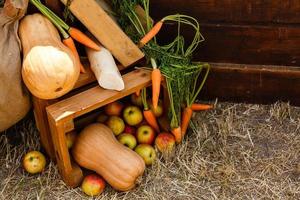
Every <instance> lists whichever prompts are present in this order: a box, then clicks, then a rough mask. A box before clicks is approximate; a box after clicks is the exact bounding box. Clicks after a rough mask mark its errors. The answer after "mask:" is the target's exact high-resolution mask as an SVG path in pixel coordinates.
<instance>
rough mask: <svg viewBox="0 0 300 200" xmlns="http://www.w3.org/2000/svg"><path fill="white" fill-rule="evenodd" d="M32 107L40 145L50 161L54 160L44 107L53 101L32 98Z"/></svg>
mask: <svg viewBox="0 0 300 200" xmlns="http://www.w3.org/2000/svg"><path fill="white" fill-rule="evenodd" d="M32 102H33V107H34V118H35V122H36V126H37V129H38V131H39V132H40V138H41V144H42V145H43V147H44V149H45V150H46V152H47V154H48V155H49V157H50V158H51V159H53V160H54V159H55V154H54V149H53V143H52V137H51V134H50V131H49V124H48V118H47V112H46V107H47V106H48V105H50V104H52V103H54V102H55V100H52V101H50V100H43V99H39V98H37V97H34V96H33V97H32Z"/></svg>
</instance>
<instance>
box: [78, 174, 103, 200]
mask: <svg viewBox="0 0 300 200" xmlns="http://www.w3.org/2000/svg"><path fill="white" fill-rule="evenodd" d="M105 185H106V184H105V181H104V179H103V178H101V177H100V176H99V175H97V174H90V175H87V176H86V177H84V179H83V181H82V183H81V189H82V191H83V192H84V193H85V194H86V195H89V196H97V195H99V194H101V193H102V192H103V191H104V189H105Z"/></svg>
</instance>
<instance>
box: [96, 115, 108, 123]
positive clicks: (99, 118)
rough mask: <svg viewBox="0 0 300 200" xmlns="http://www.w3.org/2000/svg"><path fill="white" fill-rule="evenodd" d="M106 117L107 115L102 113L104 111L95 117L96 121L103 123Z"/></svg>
mask: <svg viewBox="0 0 300 200" xmlns="http://www.w3.org/2000/svg"><path fill="white" fill-rule="evenodd" d="M107 119H108V115H106V114H104V113H101V114H100V115H99V116H98V117H97V119H96V122H99V123H105V122H106V120H107Z"/></svg>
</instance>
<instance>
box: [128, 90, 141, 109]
mask: <svg viewBox="0 0 300 200" xmlns="http://www.w3.org/2000/svg"><path fill="white" fill-rule="evenodd" d="M130 99H131V103H132V104H133V105H135V106H139V107H143V101H142V95H140V96H137V95H136V94H135V93H134V94H132V95H131V96H130Z"/></svg>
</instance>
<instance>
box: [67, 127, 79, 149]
mask: <svg viewBox="0 0 300 200" xmlns="http://www.w3.org/2000/svg"><path fill="white" fill-rule="evenodd" d="M76 137H77V133H76V131H71V132H69V133H67V134H66V140H67V147H68V149H71V148H72V146H73V144H74V142H75V140H76Z"/></svg>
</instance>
